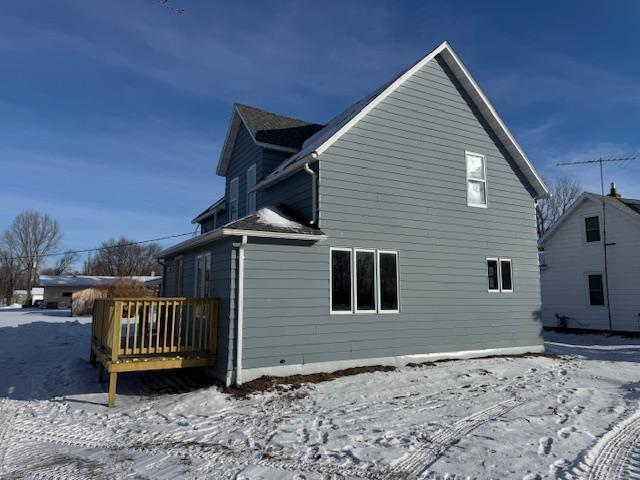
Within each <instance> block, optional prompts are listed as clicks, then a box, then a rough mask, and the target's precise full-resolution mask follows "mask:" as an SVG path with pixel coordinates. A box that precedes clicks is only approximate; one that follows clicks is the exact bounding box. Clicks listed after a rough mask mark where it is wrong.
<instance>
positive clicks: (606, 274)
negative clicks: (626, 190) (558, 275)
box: [557, 155, 638, 331]
mask: <svg viewBox="0 0 640 480" xmlns="http://www.w3.org/2000/svg"><path fill="white" fill-rule="evenodd" d="M633 160H638V157H637V155H629V156H626V157H612V158H598V159H594V160H578V161H575V162H559V163H557V166H559V167H560V166H569V165H592V164H598V165H599V167H600V194H601V200H602V254H603V260H604V289H605V293H606V299H607V316H608V319H609V331H612V330H613V323H612V320H611V301H610V297H609V262H608V258H607V247H609V245H610V244H608V243H607V208H606V204H605V199H604V176H603V174H602V164H603V163H612V162H616V163H622V162H627V163H630V162H631V161H633ZM611 186H612V187H613V186H614V185H613V184H611ZM611 245H615V244H611Z"/></svg>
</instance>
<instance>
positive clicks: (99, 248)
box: [11, 232, 195, 260]
mask: <svg viewBox="0 0 640 480" xmlns="http://www.w3.org/2000/svg"><path fill="white" fill-rule="evenodd" d="M194 233H195V232H187V233H178V234H176V235H168V236H166V237H158V238H150V239H148V240H140V241H139V242H127V243H119V244H117V245H110V246H108V247H97V248H87V249H84V250H67V251H64V252H55V253H47V254H45V255H42V256H43V257H56V256H60V255H66V254H67V253H89V252H98V251H100V250H110V249H113V248H120V247H128V246H131V245H141V244H143V243H150V242H158V241H160V240H169V239H171V238H178V237H186V236H187V235H194ZM28 258H32V256H31V255H23V256H18V257H11V260H23V259H28Z"/></svg>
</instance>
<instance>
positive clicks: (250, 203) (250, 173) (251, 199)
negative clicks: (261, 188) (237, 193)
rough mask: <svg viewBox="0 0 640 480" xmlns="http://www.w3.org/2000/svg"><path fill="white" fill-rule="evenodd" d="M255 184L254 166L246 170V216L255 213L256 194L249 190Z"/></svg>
mask: <svg viewBox="0 0 640 480" xmlns="http://www.w3.org/2000/svg"><path fill="white" fill-rule="evenodd" d="M255 184H256V164H255V163H254V164H253V165H251V166H250V167H249V168H247V215H249V214H250V213H252V212H255V211H256V192H251V191H250V190H251V188H252V187H253V186H255Z"/></svg>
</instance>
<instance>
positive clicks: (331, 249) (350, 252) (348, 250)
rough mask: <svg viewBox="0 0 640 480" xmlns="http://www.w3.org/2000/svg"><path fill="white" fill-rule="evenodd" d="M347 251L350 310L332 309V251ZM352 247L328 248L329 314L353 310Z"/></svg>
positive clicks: (351, 311)
mask: <svg viewBox="0 0 640 480" xmlns="http://www.w3.org/2000/svg"><path fill="white" fill-rule="evenodd" d="M334 251H338V252H349V255H350V256H351V259H350V260H351V261H350V262H349V265H350V267H351V268H350V270H351V272H350V274H351V283H350V292H349V294H350V296H351V310H334V309H333V252H334ZM353 257H354V255H353V248H347V247H330V248H329V314H330V315H352V314H353V311H354V303H353V299H354V293H353V292H354V289H353Z"/></svg>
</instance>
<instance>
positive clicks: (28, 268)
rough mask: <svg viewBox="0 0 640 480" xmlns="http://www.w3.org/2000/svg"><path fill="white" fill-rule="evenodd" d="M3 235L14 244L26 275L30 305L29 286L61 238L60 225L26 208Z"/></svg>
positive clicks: (42, 214)
mask: <svg viewBox="0 0 640 480" xmlns="http://www.w3.org/2000/svg"><path fill="white" fill-rule="evenodd" d="M5 236H6V241H7V242H8V243H12V244H13V245H15V248H16V251H17V253H18V258H19V260H20V264H21V265H22V269H23V271H24V274H25V277H26V282H25V283H26V288H27V305H30V304H31V288H32V287H33V285H34V282H35V279H36V276H37V275H38V268H39V266H40V264H41V263H42V261H43V259H44V258H45V257H46V256H47V254H49V253H51V251H52V250H53V249H54V248H56V247H57V246H58V244H59V243H60V239H61V238H62V233H61V231H60V225H59V224H58V222H57V221H55V220H54V219H53V218H51V217H50V216H49V215H47V214H44V213H40V212H35V211H33V210H26V211H24V212H22V213H20V214H19V215H18V216H17V217H16V218H15V219H14V220H13V223H12V224H11V227H9V230H7V232H6V233H5Z"/></svg>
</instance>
